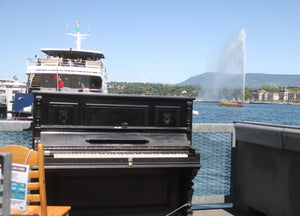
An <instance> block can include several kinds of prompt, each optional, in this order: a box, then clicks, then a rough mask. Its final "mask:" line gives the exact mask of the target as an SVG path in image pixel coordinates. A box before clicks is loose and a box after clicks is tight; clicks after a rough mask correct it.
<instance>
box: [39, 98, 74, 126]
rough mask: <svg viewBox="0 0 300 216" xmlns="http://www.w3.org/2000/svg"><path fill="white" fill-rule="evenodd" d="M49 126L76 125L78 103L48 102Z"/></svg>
mask: <svg viewBox="0 0 300 216" xmlns="http://www.w3.org/2000/svg"><path fill="white" fill-rule="evenodd" d="M43 117H47V116H43ZM49 124H57V125H77V124H78V103H62V102H49Z"/></svg>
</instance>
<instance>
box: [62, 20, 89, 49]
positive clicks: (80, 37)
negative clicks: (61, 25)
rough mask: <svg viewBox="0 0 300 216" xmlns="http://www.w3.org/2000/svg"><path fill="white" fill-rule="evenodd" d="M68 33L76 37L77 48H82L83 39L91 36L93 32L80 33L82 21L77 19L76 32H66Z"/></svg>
mask: <svg viewBox="0 0 300 216" xmlns="http://www.w3.org/2000/svg"><path fill="white" fill-rule="evenodd" d="M66 34H67V35H71V36H73V37H76V45H77V47H76V49H78V50H80V49H81V40H82V39H85V38H84V37H86V36H90V35H91V34H90V33H88V34H80V23H79V22H78V21H77V27H76V33H69V32H66Z"/></svg>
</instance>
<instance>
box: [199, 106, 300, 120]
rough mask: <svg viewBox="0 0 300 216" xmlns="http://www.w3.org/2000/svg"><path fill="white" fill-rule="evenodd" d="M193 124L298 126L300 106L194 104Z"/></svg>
mask: <svg viewBox="0 0 300 216" xmlns="http://www.w3.org/2000/svg"><path fill="white" fill-rule="evenodd" d="M194 110H197V111H198V112H199V115H198V116H194V118H193V122H194V123H233V122H234V121H253V122H264V123H272V124H282V125H293V126H300V118H299V116H300V106H296V105H284V104H244V107H219V106H217V104H216V103H202V102H195V103H194Z"/></svg>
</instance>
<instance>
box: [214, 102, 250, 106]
mask: <svg viewBox="0 0 300 216" xmlns="http://www.w3.org/2000/svg"><path fill="white" fill-rule="evenodd" d="M218 106H224V107H243V106H244V105H243V104H242V103H241V102H226V101H224V102H220V103H218Z"/></svg>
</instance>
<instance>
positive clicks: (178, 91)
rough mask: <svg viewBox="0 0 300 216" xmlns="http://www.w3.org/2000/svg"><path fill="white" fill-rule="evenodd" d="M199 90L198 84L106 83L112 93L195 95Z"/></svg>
mask: <svg viewBox="0 0 300 216" xmlns="http://www.w3.org/2000/svg"><path fill="white" fill-rule="evenodd" d="M199 91H201V86H200V85H198V86H194V85H193V86H192V85H189V86H176V85H169V84H153V83H126V82H109V83H108V93H112V94H137V95H160V96H185V97H197V96H198V94H199Z"/></svg>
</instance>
